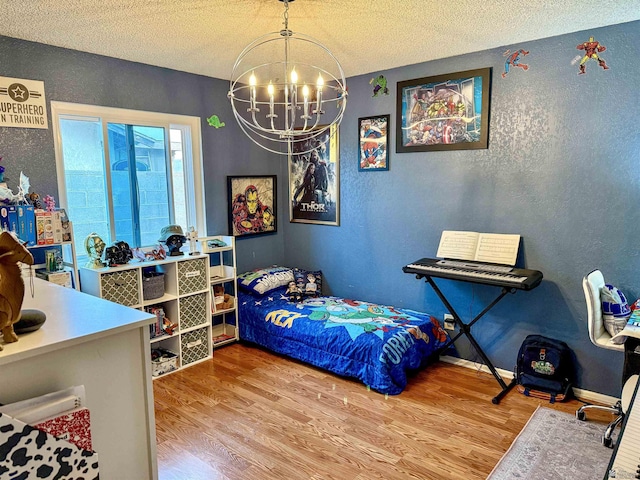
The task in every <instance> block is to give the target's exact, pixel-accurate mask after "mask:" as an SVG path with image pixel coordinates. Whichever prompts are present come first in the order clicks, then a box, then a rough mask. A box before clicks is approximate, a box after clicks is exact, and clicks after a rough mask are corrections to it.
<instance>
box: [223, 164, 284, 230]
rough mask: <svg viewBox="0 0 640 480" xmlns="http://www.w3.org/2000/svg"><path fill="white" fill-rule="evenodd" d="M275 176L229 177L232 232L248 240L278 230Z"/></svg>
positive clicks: (230, 224)
mask: <svg viewBox="0 0 640 480" xmlns="http://www.w3.org/2000/svg"><path fill="white" fill-rule="evenodd" d="M276 187H277V185H276V176H275V175H254V176H251V177H235V176H228V177H227V196H228V203H229V232H230V234H231V235H233V236H234V237H246V236H249V235H260V234H265V233H274V232H276V231H277V222H276V220H277V218H276V212H277V204H276V191H277V188H276Z"/></svg>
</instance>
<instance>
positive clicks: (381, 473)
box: [153, 344, 611, 480]
mask: <svg viewBox="0 0 640 480" xmlns="http://www.w3.org/2000/svg"><path fill="white" fill-rule="evenodd" d="M153 387H154V394H155V414H156V429H157V440H158V468H159V476H160V480H188V479H194V480H195V479H198V480H199V479H203V480H205V479H206V480H216V479H233V480H240V479H242V480H252V479H255V480H269V479H314V480H317V479H336V480H365V479H366V480H369V479H385V480H390V479H421V480H422V479H434V480H443V479H447V480H474V479H484V478H486V476H487V475H488V474H489V472H490V471H491V469H492V468H493V467H494V465H495V464H496V463H497V462H498V460H500V458H501V457H502V455H503V454H504V453H505V452H506V450H507V449H508V448H509V445H511V442H512V441H513V440H514V439H515V438H516V436H517V435H518V433H519V432H520V430H521V429H522V428H523V426H524V425H525V423H526V422H527V420H528V419H529V417H530V416H531V414H532V413H533V412H534V410H535V409H536V407H537V406H538V405H542V406H544V407H549V408H555V409H558V410H563V411H566V412H571V413H573V412H575V410H576V409H577V408H578V407H579V406H580V405H582V404H581V403H580V402H578V401H576V400H572V401H570V402H565V403H556V404H554V405H550V404H549V403H547V402H545V401H543V400H537V399H533V398H529V397H525V396H524V395H521V394H520V393H518V392H517V391H515V390H513V391H511V392H510V393H509V394H508V395H507V396H506V397H505V398H504V399H503V400H502V401H501V403H500V404H499V405H493V404H492V403H491V398H492V397H493V396H494V395H495V394H496V393H497V392H498V391H499V387H498V384H497V382H496V381H495V379H494V378H493V377H492V376H491V375H489V374H485V373H482V372H477V371H475V370H472V369H468V368H464V367H460V366H454V365H451V364H447V363H443V362H437V363H435V364H434V365H431V366H429V367H427V368H426V369H424V370H423V371H421V372H420V373H419V374H417V375H416V376H414V377H413V378H411V379H410V382H409V385H408V387H407V388H406V389H405V391H404V392H403V393H401V394H400V395H396V396H388V397H385V395H381V394H379V393H376V392H374V391H368V390H367V389H366V387H365V386H363V385H362V384H361V383H359V382H356V381H352V380H348V379H343V378H340V377H337V376H335V375H333V374H331V373H327V372H324V371H321V370H319V369H316V368H314V367H311V366H308V365H306V364H303V363H300V362H297V361H293V360H289V359H285V358H283V357H280V356H277V355H274V354H271V353H268V352H266V351H264V350H261V349H259V348H255V347H250V346H247V345H243V344H233V345H229V346H226V347H223V348H221V349H219V350H216V351H215V352H214V357H213V359H212V360H210V361H206V362H203V363H200V364H198V365H194V366H193V367H190V368H187V369H185V370H181V371H179V372H176V373H173V374H170V375H167V376H165V377H162V378H159V379H157V380H155V381H154V382H153ZM610 418H611V417H610V415H609V414H604V415H600V419H599V421H600V423H603V425H604V424H605V423H606V421H609V419H610ZM603 448H604V447H603Z"/></svg>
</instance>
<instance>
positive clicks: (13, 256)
mask: <svg viewBox="0 0 640 480" xmlns="http://www.w3.org/2000/svg"><path fill="white" fill-rule="evenodd" d="M18 262H22V263H26V264H27V265H33V255H31V253H30V252H29V250H27V249H26V248H25V247H24V245H22V244H21V243H20V242H19V241H18V240H16V238H15V237H14V236H13V235H11V234H10V233H8V232H2V234H0V330H2V336H3V338H4V341H5V343H12V342H17V341H18V336H17V335H16V333H15V332H14V331H13V324H14V323H16V322H17V321H18V320H20V309H21V308H22V300H23V299H24V280H22V275H21V273H20V267H19V266H18ZM0 350H2V346H0Z"/></svg>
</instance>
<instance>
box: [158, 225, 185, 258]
mask: <svg viewBox="0 0 640 480" xmlns="http://www.w3.org/2000/svg"><path fill="white" fill-rule="evenodd" d="M158 241H159V242H163V243H165V244H166V245H167V248H168V249H169V256H170V257H175V256H178V255H184V253H183V252H181V251H180V248H182V245H183V244H184V242H186V241H187V237H185V236H184V232H183V231H182V227H181V226H180V225H168V226H166V227H162V230H161V231H160V239H159V240H158Z"/></svg>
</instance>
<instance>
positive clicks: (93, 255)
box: [84, 233, 106, 268]
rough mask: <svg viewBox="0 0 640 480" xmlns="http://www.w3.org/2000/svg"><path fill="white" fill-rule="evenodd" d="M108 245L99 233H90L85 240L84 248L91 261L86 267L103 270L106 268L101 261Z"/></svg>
mask: <svg viewBox="0 0 640 480" xmlns="http://www.w3.org/2000/svg"><path fill="white" fill-rule="evenodd" d="M105 246H106V244H105V243H104V240H102V239H101V238H100V236H99V235H98V234H97V233H90V234H89V235H87V238H85V240H84V248H85V250H86V251H87V255H88V256H89V261H88V262H87V264H86V265H85V266H86V267H87V268H102V267H105V266H106V263H104V262H103V261H102V260H101V257H102V253H103V252H104V247H105Z"/></svg>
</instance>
